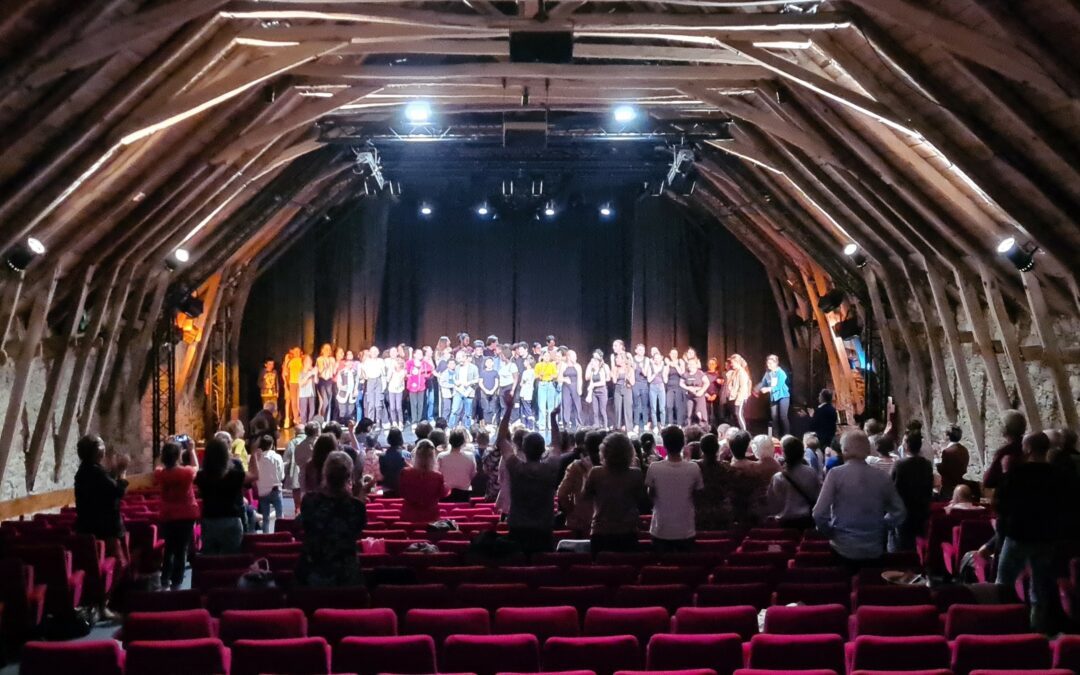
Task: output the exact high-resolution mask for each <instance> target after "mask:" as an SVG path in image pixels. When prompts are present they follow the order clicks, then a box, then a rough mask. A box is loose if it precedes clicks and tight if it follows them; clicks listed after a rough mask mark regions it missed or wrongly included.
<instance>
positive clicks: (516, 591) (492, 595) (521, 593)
mask: <svg viewBox="0 0 1080 675" xmlns="http://www.w3.org/2000/svg"><path fill="white" fill-rule="evenodd" d="M454 597H455V598H456V602H457V605H458V606H460V607H482V608H483V609H486V610H488V611H489V612H494V611H495V610H496V609H498V608H499V607H524V606H527V605H531V604H532V599H533V594H532V591H531V590H529V586H528V585H527V584H461V585H460V586H458V587H457V591H456V592H455V593H454Z"/></svg>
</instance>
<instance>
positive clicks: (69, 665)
mask: <svg viewBox="0 0 1080 675" xmlns="http://www.w3.org/2000/svg"><path fill="white" fill-rule="evenodd" d="M123 671H124V654H123V652H121V651H120V643H119V642H116V641H115V640H92V641H86V642H28V643H26V645H25V646H24V647H23V652H22V663H21V665H20V667H19V673H21V674H22V675H57V673H79V674H80V675H123Z"/></svg>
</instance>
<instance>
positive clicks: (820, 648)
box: [749, 633, 845, 673]
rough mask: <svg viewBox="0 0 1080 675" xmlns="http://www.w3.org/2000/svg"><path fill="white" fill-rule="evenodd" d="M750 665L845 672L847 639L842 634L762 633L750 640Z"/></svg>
mask: <svg viewBox="0 0 1080 675" xmlns="http://www.w3.org/2000/svg"><path fill="white" fill-rule="evenodd" d="M749 666H750V667H751V668H766V669H770V670H805V669H808V668H823V669H829V670H834V671H836V672H837V673H843V672H844V666H845V663H844V641H843V639H842V638H841V637H840V636H839V635H834V634H829V635H775V634H768V633H762V634H759V635H755V636H754V637H753V638H751V640H750V660H749Z"/></svg>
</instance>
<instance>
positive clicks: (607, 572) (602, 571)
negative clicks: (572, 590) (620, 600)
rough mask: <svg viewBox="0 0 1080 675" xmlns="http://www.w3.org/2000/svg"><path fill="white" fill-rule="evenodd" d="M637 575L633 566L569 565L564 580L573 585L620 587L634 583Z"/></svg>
mask: <svg viewBox="0 0 1080 675" xmlns="http://www.w3.org/2000/svg"><path fill="white" fill-rule="evenodd" d="M637 575H638V572H637V568H636V567H634V566H633V565H571V566H570V569H569V570H567V573H566V575H565V579H567V580H569V581H570V582H572V583H573V584H575V585H577V584H581V585H591V584H603V585H605V586H622V585H624V584H632V583H634V581H636V580H637Z"/></svg>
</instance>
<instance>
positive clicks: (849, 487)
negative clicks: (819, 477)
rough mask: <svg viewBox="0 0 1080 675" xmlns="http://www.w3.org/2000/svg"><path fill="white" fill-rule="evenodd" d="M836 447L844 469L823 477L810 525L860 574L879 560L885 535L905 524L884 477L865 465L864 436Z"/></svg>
mask: <svg viewBox="0 0 1080 675" xmlns="http://www.w3.org/2000/svg"><path fill="white" fill-rule="evenodd" d="M840 447H841V450H842V451H843V453H844V464H842V465H840V466H837V467H835V468H833V469H832V471H830V472H829V473H827V474H826V475H825V484H824V485H822V486H821V494H820V495H819V496H818V500H817V504H816V505H815V506H814V514H813V515H814V523H815V524H816V525H817V529H818V531H820V532H821V533H822V534H824V535H826V536H827V537H829V543H830V545H831V546H832V548H833V550H834V551H835V552H836V554H837V555H839V556H840V557H841V558H842V559H843V560H844V562H845V563H846V565H847V567H849V568H851V569H858V568H860V567H863V566H866V565H868V564H872V563H874V562H875V561H877V560H878V559H879V558H881V556H882V555H883V554H884V553H885V542H886V537H887V534H888V532H889V530H891V529H893V528H895V527H897V526H899V525H900V524H901V523H903V522H904V517H905V515H906V513H905V511H904V502H903V501H902V500H901V499H900V495H899V494H897V492H896V487H895V486H894V485H893V482H892V480H891V479H890V478H889V476H888V474H887V473H885V472H884V471H878V470H877V469H875V468H874V467H872V466H870V465H868V464H867V463H866V458H867V457H868V456H869V455H870V440H869V439H868V438H867V436H866V433H865V432H863V431H859V430H853V431H849V432H847V433H846V434H844V436H843V438H842V439H841V440H840Z"/></svg>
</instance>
